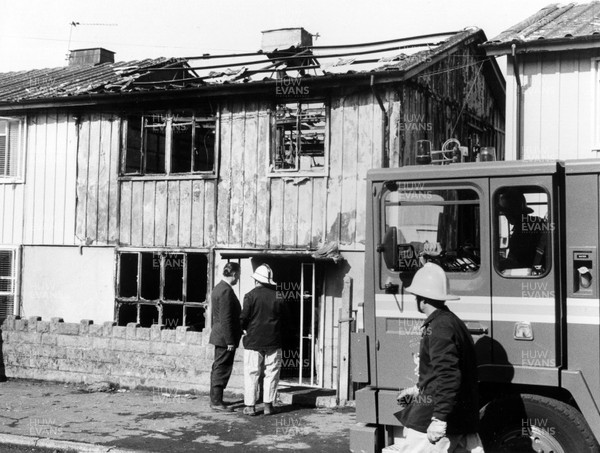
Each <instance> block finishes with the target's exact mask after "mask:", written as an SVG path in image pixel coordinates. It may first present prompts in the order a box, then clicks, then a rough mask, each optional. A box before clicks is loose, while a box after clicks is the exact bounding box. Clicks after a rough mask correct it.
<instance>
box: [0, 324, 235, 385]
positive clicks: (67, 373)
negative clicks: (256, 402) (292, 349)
mask: <svg viewBox="0 0 600 453" xmlns="http://www.w3.org/2000/svg"><path fill="white" fill-rule="evenodd" d="M1 329H2V355H3V362H4V367H5V371H6V376H7V377H9V378H10V377H16V378H27V379H41V380H51V381H60V382H74V383H85V384H90V383H95V382H109V383H113V384H117V385H119V386H122V387H128V388H135V387H145V388H168V389H173V390H178V391H186V392H192V391H196V392H206V391H208V389H209V385H210V369H211V366H212V360H213V352H214V347H213V346H212V345H210V344H208V333H205V332H190V331H188V328H187V327H177V329H176V330H171V329H163V328H161V327H160V326H157V325H154V326H152V327H150V328H146V327H139V326H138V325H137V324H128V325H127V327H121V326H116V325H115V323H112V322H105V323H104V324H101V325H100V324H94V323H93V322H92V321H89V320H82V321H81V322H80V323H78V324H77V323H65V322H62V319H60V318H52V320H51V321H42V319H41V318H40V317H30V318H28V319H19V317H16V316H9V317H8V318H7V319H6V320H5V321H4V323H3V324H2V327H1ZM241 352H242V351H238V353H237V354H236V362H235V364H234V369H233V374H232V376H231V380H230V382H229V385H228V387H227V390H229V391H232V392H234V393H243V387H244V380H243V374H242V373H243V361H242V353H241Z"/></svg>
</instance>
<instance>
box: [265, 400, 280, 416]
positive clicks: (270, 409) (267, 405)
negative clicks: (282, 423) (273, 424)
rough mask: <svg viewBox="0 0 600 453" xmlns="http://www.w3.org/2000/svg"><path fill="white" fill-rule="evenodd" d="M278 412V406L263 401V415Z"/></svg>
mask: <svg viewBox="0 0 600 453" xmlns="http://www.w3.org/2000/svg"><path fill="white" fill-rule="evenodd" d="M278 413H279V408H278V407H277V406H273V403H265V410H264V414H265V415H273V414H278Z"/></svg>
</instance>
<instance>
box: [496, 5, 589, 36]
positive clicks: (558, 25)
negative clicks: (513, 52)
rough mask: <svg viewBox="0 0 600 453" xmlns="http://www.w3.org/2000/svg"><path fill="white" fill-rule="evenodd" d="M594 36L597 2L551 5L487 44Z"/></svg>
mask: <svg viewBox="0 0 600 453" xmlns="http://www.w3.org/2000/svg"><path fill="white" fill-rule="evenodd" d="M596 35H600V2H592V3H586V4H578V3H570V4H568V5H559V4H552V5H548V6H546V7H545V8H542V9H541V10H540V11H538V12H537V13H535V14H534V15H532V16H530V17H528V18H527V19H525V20H524V21H522V22H519V23H518V24H516V25H514V26H512V27H511V28H509V29H508V30H506V31H503V32H502V33H500V34H499V35H498V36H496V37H495V38H493V39H490V40H489V41H488V42H487V43H486V45H502V44H509V43H512V42H515V41H517V42H519V41H520V42H533V41H538V44H540V42H541V41H547V42H548V44H552V42H553V41H556V40H561V41H563V40H565V39H572V40H573V41H581V40H588V39H590V38H593V37H595V36H596ZM599 38H600V36H599Z"/></svg>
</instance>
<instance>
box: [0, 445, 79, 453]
mask: <svg viewBox="0 0 600 453" xmlns="http://www.w3.org/2000/svg"><path fill="white" fill-rule="evenodd" d="M0 452H2V453H67V452H66V451H65V450H48V449H47V448H37V447H19V446H15V445H0Z"/></svg>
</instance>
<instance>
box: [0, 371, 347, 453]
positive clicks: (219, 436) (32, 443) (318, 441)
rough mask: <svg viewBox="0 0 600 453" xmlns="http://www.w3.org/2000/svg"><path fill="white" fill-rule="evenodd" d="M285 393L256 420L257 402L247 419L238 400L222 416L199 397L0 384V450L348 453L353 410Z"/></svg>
mask: <svg viewBox="0 0 600 453" xmlns="http://www.w3.org/2000/svg"><path fill="white" fill-rule="evenodd" d="M291 393H292V392H290V391H289V390H288V391H287V392H285V391H284V392H283V393H282V395H286V396H285V397H284V398H282V399H283V400H284V403H285V401H286V400H287V402H293V404H282V405H281V406H280V410H281V412H280V413H278V414H276V415H271V416H265V415H262V405H258V406H257V411H259V412H261V414H260V415H258V416H256V417H249V416H245V415H243V414H242V413H241V411H242V408H243V401H242V400H241V399H240V398H239V395H226V397H228V398H226V399H227V400H228V401H230V402H232V403H233V407H234V408H235V409H236V411H235V412H233V413H221V412H215V411H213V410H211V409H210V407H209V403H208V396H207V395H206V394H200V393H197V394H191V393H183V392H181V391H179V392H178V391H176V390H170V389H167V388H155V389H149V390H126V389H115V388H113V387H110V386H109V385H108V384H106V385H91V386H85V385H75V384H64V383H56V382H47V381H31V380H22V379H9V380H8V381H7V382H0V395H1V397H0V422H1V425H0V453H4V452H9V451H11V452H12V451H13V450H12V449H10V448H9V447H7V446H6V445H7V444H11V445H21V446H23V447H30V448H32V450H31V451H46V450H44V449H45V448H47V449H49V450H48V451H50V452H54V451H56V452H57V453H58V452H60V453H62V452H68V451H76V452H89V453H108V452H110V453H133V452H137V453H140V452H151V453H155V452H169V453H188V452H222V451H225V452H238V451H239V452H242V451H244V452H265V451H269V452H278V451H283V452H294V451H318V452H323V453H334V452H347V451H348V448H349V429H350V426H352V425H353V424H354V422H355V415H354V409H353V408H351V407H343V408H336V407H316V408H315V407H305V406H301V405H299V404H297V403H296V401H297V400H298V401H301V400H303V399H304V400H306V397H303V398H300V399H297V398H293V397H290V395H291ZM301 393H302V392H301ZM304 393H306V392H304ZM309 393H310V392H309ZM308 400H311V398H308ZM312 401H313V402H314V398H313V399H312ZM34 447H36V448H39V449H34ZM11 448H12V447H11ZM14 451H29V450H25V449H23V450H14Z"/></svg>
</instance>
